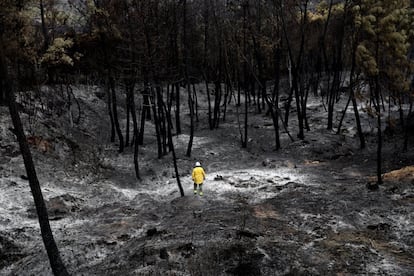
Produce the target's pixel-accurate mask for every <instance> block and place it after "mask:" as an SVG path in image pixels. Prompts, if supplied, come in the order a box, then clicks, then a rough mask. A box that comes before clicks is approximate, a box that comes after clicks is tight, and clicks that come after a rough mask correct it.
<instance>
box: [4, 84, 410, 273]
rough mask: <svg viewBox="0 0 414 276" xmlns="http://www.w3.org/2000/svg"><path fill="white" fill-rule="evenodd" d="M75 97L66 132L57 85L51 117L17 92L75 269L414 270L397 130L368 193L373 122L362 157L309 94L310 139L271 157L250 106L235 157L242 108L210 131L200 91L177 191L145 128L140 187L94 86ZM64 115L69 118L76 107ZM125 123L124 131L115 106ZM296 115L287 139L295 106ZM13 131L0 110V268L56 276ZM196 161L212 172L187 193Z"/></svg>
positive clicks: (267, 137)
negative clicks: (113, 138) (244, 140)
mask: <svg viewBox="0 0 414 276" xmlns="http://www.w3.org/2000/svg"><path fill="white" fill-rule="evenodd" d="M73 92H74V94H75V96H76V98H77V100H78V101H79V104H80V107H81V114H80V115H81V116H80V117H79V122H78V123H76V122H75V123H74V124H73V125H71V123H70V121H71V120H70V116H68V112H67V110H63V111H62V110H61V112H56V106H57V104H58V103H59V97H58V96H56V95H58V94H54V93H55V91H54V89H52V88H50V87H49V88H48V89H46V88H45V89H44V91H43V95H42V97H43V98H44V99H47V98H48V99H51V98H52V99H54V100H56V103H57V104H55V105H54V107H53V108H54V109H53V108H51V109H50V110H49V109H48V108H45V107H44V106H42V104H41V103H39V102H38V101H37V100H36V99H34V100H33V101H32V102H31V104H27V103H23V101H22V99H23V98H19V101H20V102H22V108H21V116H22V119H23V121H24V123H25V128H26V131H27V135H28V136H29V137H41V140H43V141H46V142H47V143H46V144H39V143H38V144H35V145H32V147H31V148H32V153H33V156H34V160H35V165H36V167H37V173H38V176H39V180H40V183H41V187H42V191H43V195H44V198H45V200H46V202H47V205H48V208H49V216H50V219H51V226H52V229H53V232H54V235H55V240H56V242H57V244H58V247H59V249H60V251H61V255H62V258H63V260H64V263H65V264H66V266H67V268H68V270H69V272H70V273H71V274H73V275H413V273H414V167H413V165H414V150H413V149H414V138H411V140H410V144H409V150H408V151H407V152H404V151H402V141H403V140H402V139H403V138H402V135H401V133H399V132H398V131H397V132H396V133H394V134H393V135H388V136H385V138H384V143H385V144H384V149H383V169H384V184H383V185H381V186H380V187H379V189H378V190H369V189H367V187H366V185H367V183H369V182H372V181H373V179H375V178H374V177H375V174H376V171H375V170H376V153H375V152H376V136H375V119H373V118H369V117H368V116H367V115H365V114H362V115H363V119H362V121H363V124H364V130H365V131H366V132H365V136H366V138H367V142H368V144H367V148H366V149H364V150H360V149H359V142H358V141H359V140H358V137H357V135H356V133H355V126H354V121H353V111H352V108H351V109H350V110H349V111H348V114H347V116H346V118H345V122H344V131H343V132H342V133H341V134H340V135H336V134H335V133H334V132H332V131H327V130H326V114H325V112H324V109H323V105H322V102H321V100H320V99H319V98H314V99H312V100H311V105H310V106H309V111H308V114H309V122H310V128H311V131H309V132H306V133H305V140H304V141H300V140H298V139H296V141H295V142H291V141H290V140H289V139H288V136H287V135H286V134H285V133H282V149H280V150H279V151H274V150H273V149H274V144H273V141H274V138H273V137H274V136H273V135H274V132H273V128H272V125H271V119H270V118H269V117H267V116H265V115H264V114H255V113H254V112H253V113H252V115H251V116H250V117H249V138H250V139H249V144H248V148H247V149H242V148H241V146H240V138H239V135H240V134H239V129H238V120H237V114H240V112H241V111H242V110H237V108H236V107H235V106H234V104H232V105H231V106H229V107H228V113H227V116H226V121H225V122H221V124H220V126H219V128H218V129H217V130H213V131H210V130H209V129H208V126H207V120H206V109H205V107H206V103H205V100H204V101H203V99H204V98H203V97H202V96H199V103H200V105H201V106H200V111H199V112H200V122H199V123H197V125H196V131H195V138H194V146H193V151H192V157H191V158H189V157H186V156H185V151H186V147H187V142H188V138H189V136H188V133H189V130H188V127H189V126H188V121H189V120H188V115H187V114H186V113H185V111H184V113H183V114H182V120H183V123H184V128H183V134H181V135H178V136H175V143H174V144H175V148H176V152H177V157H178V166H179V172H180V179H181V181H182V183H183V186H184V189H185V194H186V196H185V197H180V194H179V190H178V187H177V182H176V179H175V174H174V168H173V163H172V157H171V155H167V156H164V157H163V158H162V159H157V154H156V152H157V149H156V140H155V131H154V127H153V124H152V122H151V121H148V122H147V123H146V134H145V138H144V146H142V147H140V149H139V162H140V169H141V174H142V181H137V180H136V179H135V174H134V169H133V155H132V152H133V150H132V149H131V148H126V151H125V152H124V153H121V154H120V153H118V152H117V149H118V147H117V145H116V144H111V143H109V142H108V141H109V130H110V129H109V123H108V121H109V117H108V116H107V114H106V103H105V99H104V98H102V93H101V91H100V89H99V88H97V87H85V86H80V87H76V88H74V90H73ZM345 101H346V99H345ZM121 102H122V101H121ZM182 102H183V103H185V102H186V101H184V100H183V101H182ZM29 107H30V108H29ZM184 108H185V107H184V106H183V109H184ZM342 108H343V107H342V106H341V105H340V106H338V107H337V110H338V114H339V113H340V111H341V109H342ZM71 110H72V114H73V116H72V119H73V118H75V119H77V117H78V116H77V115H78V113H77V112H78V111H77V107H76V105H75V104H73V106H72V108H71ZM252 110H254V107H252ZM338 116H339V115H338ZM120 117H121V118H122V124H123V125H124V124H125V120H124V118H125V110H124V108H123V107H122V106H120ZM291 117H292V120H291V123H290V125H289V130H290V131H291V132H292V136H294V137H295V134H296V127H295V119H294V117H295V113H294V110H293V111H292V114H291ZM75 121H76V120H75ZM336 123H337V121H336ZM9 128H12V125H11V122H10V118H9V116H8V110H7V108H5V107H0V152H1V155H0V189H1V192H0V274H1V275H51V274H52V273H51V270H50V268H49V263H48V259H47V256H46V252H45V250H44V246H43V243H42V240H41V237H40V231H39V225H38V221H37V216H36V213H35V210H34V204H33V199H32V197H31V193H30V189H29V185H28V182H27V180H25V170H24V166H23V161H22V158H21V156H20V153H19V148H18V145H17V143H16V141H15V137H14V134H13V133H12V131H10V129H9ZM42 145H43V146H42ZM45 145H46V146H45ZM196 161H200V162H201V163H202V165H203V166H204V168H205V170H206V172H207V180H206V181H205V184H204V186H203V187H204V192H205V193H204V196H203V197H200V196H195V195H193V193H192V182H191V177H190V172H191V169H192V167H193V165H194V163H195V162H196Z"/></svg>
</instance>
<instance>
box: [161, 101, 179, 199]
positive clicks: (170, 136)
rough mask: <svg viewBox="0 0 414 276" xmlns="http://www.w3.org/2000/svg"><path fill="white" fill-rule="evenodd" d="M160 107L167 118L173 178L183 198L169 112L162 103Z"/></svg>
mask: <svg viewBox="0 0 414 276" xmlns="http://www.w3.org/2000/svg"><path fill="white" fill-rule="evenodd" d="M162 105H163V107H164V110H165V115H166V117H167V132H168V141H169V148H170V150H171V152H172V157H173V162H174V171H175V178H176V179H177V185H178V189H179V190H180V195H181V196H182V197H183V196H184V190H183V186H182V185H181V181H180V174H179V172H178V165H177V156H176V155H175V149H174V143H173V139H172V131H171V129H172V121H171V110H168V109H167V108H166V106H165V104H164V102H162Z"/></svg>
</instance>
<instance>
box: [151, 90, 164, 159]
mask: <svg viewBox="0 0 414 276" xmlns="http://www.w3.org/2000/svg"><path fill="white" fill-rule="evenodd" d="M157 89H158V88H157ZM153 93H154V91H152V92H151V94H152V95H151V96H150V97H149V99H150V105H151V108H152V114H153V116H154V127H155V135H156V137H157V149H158V159H161V158H162V144H161V132H160V125H161V122H160V120H159V118H158V115H157V105H156V103H155V97H154V96H153ZM151 99H152V100H151Z"/></svg>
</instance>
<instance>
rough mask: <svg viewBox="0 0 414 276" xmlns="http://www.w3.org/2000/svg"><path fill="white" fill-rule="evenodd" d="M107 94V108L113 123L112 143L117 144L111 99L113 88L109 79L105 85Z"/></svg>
mask: <svg viewBox="0 0 414 276" xmlns="http://www.w3.org/2000/svg"><path fill="white" fill-rule="evenodd" d="M105 92H106V107H107V109H108V115H109V119H110V122H111V138H110V141H111V143H113V142H115V121H114V116H113V112H112V100H111V99H112V97H111V88H110V84H109V79H107V80H106V84H105Z"/></svg>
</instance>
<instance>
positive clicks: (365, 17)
mask: <svg viewBox="0 0 414 276" xmlns="http://www.w3.org/2000/svg"><path fill="white" fill-rule="evenodd" d="M352 12H353V18H354V25H355V28H356V29H357V30H358V32H360V35H361V36H360V37H361V39H360V45H359V46H358V48H357V64H358V66H359V68H360V69H361V70H362V72H364V73H365V74H366V75H367V76H369V77H374V76H377V75H381V79H382V80H386V81H387V82H388V86H389V87H391V88H392V89H395V90H399V91H407V89H408V87H409V86H408V79H407V74H408V73H409V71H410V70H411V69H412V64H411V61H410V60H408V57H407V54H408V50H409V46H410V44H409V41H410V35H411V33H412V26H413V17H412V14H413V11H412V9H410V7H409V2H408V1H395V0H382V1H376V0H375V1H374V0H362V1H359V4H356V5H355V6H354V7H353V8H352Z"/></svg>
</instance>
